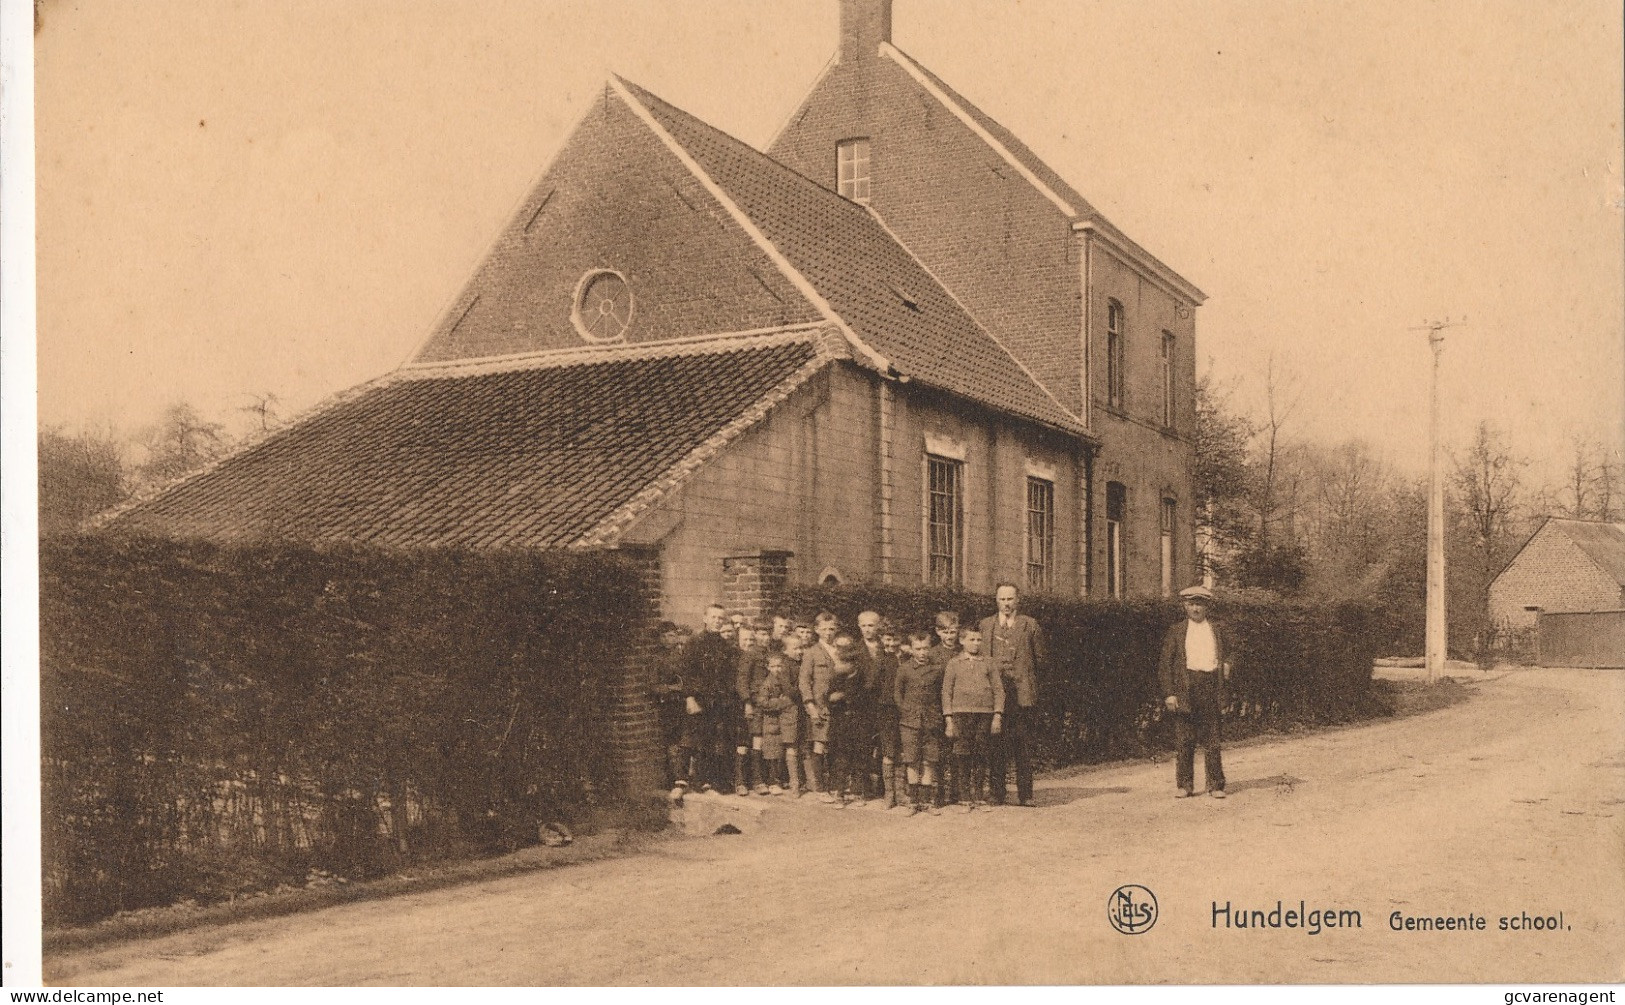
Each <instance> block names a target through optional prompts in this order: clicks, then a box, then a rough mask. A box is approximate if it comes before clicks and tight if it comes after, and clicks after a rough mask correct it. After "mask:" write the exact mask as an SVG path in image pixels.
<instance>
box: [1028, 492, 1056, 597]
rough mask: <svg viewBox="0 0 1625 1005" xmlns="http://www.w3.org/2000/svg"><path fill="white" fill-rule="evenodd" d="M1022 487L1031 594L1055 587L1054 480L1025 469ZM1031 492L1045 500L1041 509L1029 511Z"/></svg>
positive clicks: (1031, 505) (1031, 499) (1031, 508)
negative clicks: (1024, 486)
mask: <svg viewBox="0 0 1625 1005" xmlns="http://www.w3.org/2000/svg"><path fill="white" fill-rule="evenodd" d="M1025 484H1026V488H1027V506H1026V511H1027V528H1026V534H1025V537H1026V542H1027V543H1026V549H1025V551H1026V556H1025V557H1026V570H1027V586H1028V588H1030V589H1032V590H1038V591H1047V590H1051V589H1054V587H1055V479H1053V478H1045V477H1043V476H1041V475H1035V474H1033V473H1032V471H1031V469H1029V470H1028V473H1027V480H1026V483H1025ZM1034 489H1038V490H1040V493H1039V494H1040V496H1041V497H1045V498H1044V501H1045V503H1046V504H1047V505H1046V506H1045V507H1044V508H1043V509H1034V508H1033V490H1034ZM1035 532H1036V534H1035ZM1035 552H1036V554H1035Z"/></svg>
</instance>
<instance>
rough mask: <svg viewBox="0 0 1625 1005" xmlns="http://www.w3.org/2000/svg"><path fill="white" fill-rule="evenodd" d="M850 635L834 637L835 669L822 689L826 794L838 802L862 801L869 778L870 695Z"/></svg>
mask: <svg viewBox="0 0 1625 1005" xmlns="http://www.w3.org/2000/svg"><path fill="white" fill-rule="evenodd" d="M854 648H855V647H854V645H853V643H852V640H851V639H850V638H847V637H846V636H842V637H841V638H839V639H837V640H836V641H835V663H834V670H833V673H831V675H830V678H829V686H828V688H827V689H826V690H824V691H823V692H822V696H823V702H822V704H823V707H824V708H825V710H826V712H825V714H826V715H827V716H828V719H829V759H828V764H829V766H830V773H829V794H831V795H833V796H834V797H835V798H836V799H838V800H839V801H840V803H841V805H843V806H844V805H847V804H853V805H856V806H860V807H861V806H863V805H864V796H863V793H864V788H865V786H866V784H867V783H868V780H869V737H870V735H871V727H870V724H871V722H872V716H871V714H870V705H871V697H872V696H871V695H870V694H869V687H868V684H869V682H867V681H865V680H864V679H863V674H862V673H861V672H860V671H859V668H858V665H857V656H856V653H855V652H854Z"/></svg>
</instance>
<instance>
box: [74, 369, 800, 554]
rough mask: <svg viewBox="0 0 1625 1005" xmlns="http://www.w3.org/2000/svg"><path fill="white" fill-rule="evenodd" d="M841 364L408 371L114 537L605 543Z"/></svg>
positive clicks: (205, 477)
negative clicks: (713, 453) (662, 484)
mask: <svg viewBox="0 0 1625 1005" xmlns="http://www.w3.org/2000/svg"><path fill="white" fill-rule="evenodd" d="M827 358H828V357H825V356H821V355H820V353H819V352H818V349H817V347H816V345H815V344H814V342H813V340H812V339H811V338H801V339H798V340H795V341H789V342H786V341H785V340H784V339H782V338H780V339H775V340H769V341H767V342H766V343H765V344H764V343H762V342H757V343H755V344H752V343H749V342H746V343H741V344H740V347H739V348H734V349H730V350H726V351H720V352H719V351H713V352H707V353H703V354H701V353H687V354H681V355H674V354H668V355H664V356H656V357H654V358H649V357H648V356H644V357H641V358H606V359H604V360H603V361H599V362H585V363H581V362H576V363H572V364H571V365H567V366H546V365H542V366H535V365H531V366H524V367H519V368H510V369H499V370H497V371H496V372H490V371H486V370H475V371H473V372H472V373H470V374H469V375H454V374H451V373H447V372H438V373H437V372H434V371H431V372H430V375H428V376H411V375H408V374H405V373H404V372H398V373H397V375H396V376H395V377H393V378H389V379H386V380H385V381H383V382H381V383H380V384H378V385H376V386H374V387H371V388H368V389H365V390H363V391H361V392H360V393H359V394H357V395H355V396H353V397H350V398H348V399H344V400H340V401H338V402H337V403H335V404H334V405H332V406H331V407H328V408H326V409H323V410H321V411H319V412H317V413H316V414H314V415H312V416H310V417H309V418H308V419H306V420H304V421H301V422H299V423H297V424H296V425H294V426H291V427H289V428H287V429H285V430H283V431H281V432H279V433H276V434H273V435H272V436H271V437H269V438H268V439H266V440H264V441H261V442H260V443H259V444H257V445H255V446H253V447H250V448H248V449H246V450H244V451H242V452H241V453H238V454H235V455H232V456H231V457H229V458H227V459H226V460H225V461H223V462H221V463H220V464H218V465H216V466H214V467H212V468H209V469H206V470H204V471H203V472H200V473H198V474H196V475H194V476H192V477H190V478H187V479H185V480H183V481H181V482H180V483H178V484H177V485H175V486H173V487H171V488H169V489H167V490H165V491H163V492H162V493H160V494H158V495H157V496H155V497H152V498H150V499H147V500H144V501H142V502H139V503H136V504H135V505H133V506H130V507H128V508H126V509H125V510H123V511H120V512H117V513H115V514H114V515H112V516H111V517H110V518H109V519H107V520H106V521H104V523H103V525H104V526H107V527H110V528H113V529H118V530H128V531H136V532H150V533H158V534H165V535H169V536H179V537H203V538H210V539H216V540H244V539H255V538H275V539H280V540H297V541H306V542H315V543H320V542H334V543H336V542H346V543H365V544H374V545H380V546H385V547H432V546H442V547H443V546H460V547H469V548H502V547H542V548H558V547H569V546H572V545H577V546H579V545H582V544H589V543H594V541H595V539H597V538H599V537H601V536H602V533H601V529H602V527H604V526H605V525H606V521H610V520H611V518H612V517H615V516H616V515H617V514H618V513H620V512H623V511H624V509H625V508H626V507H627V506H628V504H629V503H632V502H633V500H634V498H635V497H637V496H639V494H640V493H645V492H646V491H647V490H648V489H649V487H650V486H651V485H653V484H656V483H658V482H659V481H660V480H661V479H662V478H663V477H669V476H670V474H671V473H672V472H673V470H674V469H675V468H678V467H679V466H680V465H682V464H683V462H684V461H685V459H689V458H691V457H692V456H693V455H695V453H696V452H697V451H702V450H703V449H704V448H705V447H706V446H707V444H708V442H709V443H712V444H714V443H715V442H716V441H717V438H718V437H719V436H722V435H725V434H727V433H728V432H729V431H733V432H738V431H741V429H742V428H743V426H748V425H749V422H750V417H751V413H752V411H753V408H756V409H761V408H762V407H763V406H764V405H770V404H771V402H773V401H775V400H777V398H776V397H775V392H778V393H779V394H780V395H782V394H784V393H788V389H789V388H791V387H793V386H795V385H796V384H799V382H800V381H801V380H804V379H805V378H806V377H808V376H810V375H811V373H812V372H813V371H815V370H816V369H817V368H818V367H819V366H821V365H823V363H824V362H825V361H826V360H827ZM757 417H759V415H758V416H757ZM595 528H598V529H600V533H599V534H596V535H595V534H594V533H593V532H594V530H595Z"/></svg>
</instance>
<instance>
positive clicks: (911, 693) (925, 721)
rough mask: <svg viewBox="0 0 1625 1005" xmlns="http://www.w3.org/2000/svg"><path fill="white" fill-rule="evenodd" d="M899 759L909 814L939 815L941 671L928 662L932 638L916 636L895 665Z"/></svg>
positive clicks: (910, 640)
mask: <svg viewBox="0 0 1625 1005" xmlns="http://www.w3.org/2000/svg"><path fill="white" fill-rule="evenodd" d="M893 694H894V696H895V698H896V701H897V726H898V759H899V760H900V761H902V763H903V771H904V777H905V778H906V779H907V782H908V792H907V806H908V807H909V812H910V813H911V814H913V813H919V812H920V811H921V810H930V811H931V812H932V813H941V812H942V808H941V807H942V789H941V786H939V785H938V784H937V762H938V761H939V760H941V750H942V668H941V667H939V666H937V664H936V663H935V662H933V661H932V659H931V636H929V635H927V634H926V633H925V632H915V633H914V634H913V635H911V636H910V637H909V649H908V650H907V651H906V652H905V654H904V656H903V659H902V661H901V662H900V663H899V664H898V665H897V679H896V681H895V684H894V691H893Z"/></svg>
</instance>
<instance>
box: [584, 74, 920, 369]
mask: <svg viewBox="0 0 1625 1005" xmlns="http://www.w3.org/2000/svg"><path fill="white" fill-rule="evenodd" d="M610 86H611V87H612V88H614V90H615V93H616V95H617V96H619V97H620V99H621V100H622V101H624V102H625V103H626V106H627V107H628V108H630V109H631V110H632V112H633V114H634V115H636V116H637V117H638V119H639V120H640V121H642V122H643V124H644V126H645V127H647V128H648V129H649V131H650V132H652V133H654V134H655V136H657V137H658V138H659V139H660V141H661V142H662V143H664V144H665V145H666V147H667V149H669V150H670V151H671V152H672V153H673V154H674V155H675V156H676V157H677V159H678V160H679V161H681V162H682V164H683V166H684V167H685V168H687V169H688V171H689V173H690V174H692V175H693V176H694V179H695V180H696V181H698V182H699V183H700V184H701V185H702V186H704V188H705V190H706V191H707V192H709V193H710V194H711V197H712V198H713V199H715V200H717V202H718V203H720V204H721V205H722V208H723V209H724V210H726V211H727V213H728V215H729V216H731V217H733V220H734V222H735V223H736V224H738V225H739V227H740V228H741V229H743V230H744V231H745V233H746V234H747V235H748V236H749V237H750V239H751V240H752V241H754V242H756V245H757V246H758V247H759V248H761V249H762V251H763V252H765V253H766V254H767V257H768V258H769V260H771V261H772V262H773V264H774V266H776V267H777V268H778V270H779V271H780V272H781V273H783V275H784V278H786V279H788V280H789V281H790V284H791V285H792V286H794V287H795V288H796V291H797V292H799V293H800V294H801V295H802V296H803V297H804V298H806V300H807V302H808V303H810V304H812V305H813V306H814V307H816V308H818V312H819V313H820V314H823V315H824V316H825V317H826V318H828V319H829V320H830V322H832V323H833V324H835V325H837V326H839V327H840V329H841V333H842V334H843V335H845V336H846V337H847V340H848V341H849V342H851V343H852V346H853V348H855V349H857V350H858V351H860V352H861V353H862V354H863V355H864V356H866V357H868V358H869V360H870V362H871V363H872V364H873V365H874V366H875V367H876V368H877V369H879V370H880V372H881V373H883V374H885V373H892V372H894V371H895V369H896V368H895V367H893V366H892V364H891V361H890V360H888V359H887V358H886V357H884V356H882V355H881V354H880V353H878V352H876V351H875V349H874V347H873V346H871V345H869V344H868V343H867V342H865V341H864V340H863V339H861V338H859V337H858V334H857V332H855V331H853V330H852V326H851V325H849V324H847V323H846V320H845V319H844V318H842V317H841V316H840V315H839V314H837V313H836V311H835V308H834V307H832V306H830V303H829V301H828V300H827V299H825V297H824V296H823V294H821V293H819V292H818V289H817V287H815V286H813V284H812V283H811V282H810V281H809V280H808V279H807V277H806V276H804V275H802V273H801V270H799V269H797V268H796V267H795V266H794V265H792V264H790V260H789V259H788V258H786V257H785V255H784V253H783V252H782V251H780V250H779V248H778V247H777V246H776V245H774V243H773V242H772V241H770V240H768V238H767V235H766V234H764V233H762V229H761V228H760V227H758V226H757V225H756V222H755V221H754V220H752V219H751V218H750V215H749V214H747V213H746V212H745V211H744V210H743V209H740V207H739V204H738V203H736V202H734V200H733V197H732V196H730V195H729V194H728V193H727V191H726V190H724V189H723V187H722V186H721V185H719V184H718V183H717V180H716V179H715V178H713V177H711V175H710V173H709V172H708V171H706V170H705V168H704V167H702V166H701V165H700V162H699V161H697V160H696V159H695V158H694V155H693V154H691V153H689V152H688V149H687V148H686V147H684V146H683V145H682V144H681V143H679V142H677V138H676V137H674V136H672V134H671V132H670V131H669V130H667V129H666V127H665V126H663V125H661V124H660V122H659V120H657V119H656V118H655V117H654V115H653V114H652V113H651V112H650V111H649V109H648V107H647V106H645V105H644V104H643V101H642V99H641V98H640V97H639V96H637V95H634V94H633V93H632V91H631V90H630V89H631V88H636V89H637V90H638V91H640V92H642V94H643V95H646V96H647V97H648V98H651V99H653V100H655V101H659V102H661V104H663V105H665V106H666V107H668V108H670V109H671V110H672V111H674V112H677V113H678V114H681V115H683V116H686V117H688V118H691V119H694V121H695V122H699V123H700V124H701V125H703V126H705V127H706V128H707V129H711V130H714V131H715V132H717V133H718V134H719V135H722V136H728V134H727V133H724V132H722V130H720V129H717V128H716V127H715V126H712V125H710V124H708V123H705V122H703V121H701V120H700V119H697V118H694V116H692V115H689V114H688V113H687V112H684V111H683V110H682V109H680V108H678V107H677V106H676V105H673V104H671V103H670V102H669V101H664V100H663V99H661V98H659V97H657V96H656V95H654V94H652V93H650V92H649V91H647V90H645V89H644V88H642V87H639V86H638V85H637V84H634V83H632V82H631V81H629V80H626V79H624V78H622V77H621V76H620V75H618V74H610ZM728 139H730V140H732V141H733V142H735V143H738V144H739V145H740V147H742V148H743V149H745V150H749V151H750V152H751V153H752V154H754V155H756V156H758V157H766V158H767V160H768V161H769V162H771V163H774V164H777V163H778V162H777V161H774V160H773V159H772V158H771V157H767V155H766V154H763V153H762V152H761V151H759V150H757V149H756V148H755V147H753V146H751V145H750V144H748V143H745V142H743V141H741V140H739V139H737V138H735V137H732V136H728ZM780 166H781V167H782V165H780ZM791 173H792V174H794V172H791ZM797 177H800V176H799V175H797ZM815 184H816V183H815Z"/></svg>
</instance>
